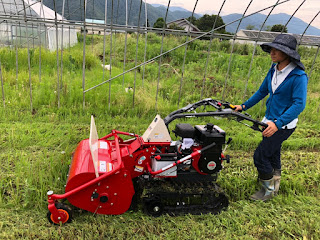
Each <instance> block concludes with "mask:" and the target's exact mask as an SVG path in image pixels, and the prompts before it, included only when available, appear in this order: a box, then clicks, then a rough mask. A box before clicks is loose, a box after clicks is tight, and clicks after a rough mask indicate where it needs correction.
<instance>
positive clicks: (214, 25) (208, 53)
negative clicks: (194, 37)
mask: <svg viewBox="0 0 320 240" xmlns="http://www.w3.org/2000/svg"><path fill="white" fill-rule="evenodd" d="M225 2H226V0H224V1H223V3H222V4H221V7H220V9H219V12H218V15H217V16H216V18H215V20H214V23H213V26H212V34H211V36H210V43H209V47H208V51H207V60H206V66H205V68H204V74H203V81H202V89H201V95H200V99H202V97H203V91H204V86H205V82H206V77H207V69H208V63H209V56H210V52H211V45H212V39H213V33H214V32H213V30H214V29H215V27H216V23H217V20H218V18H219V16H220V13H221V10H222V8H223V6H224V4H225Z"/></svg>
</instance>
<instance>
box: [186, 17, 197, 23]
mask: <svg viewBox="0 0 320 240" xmlns="http://www.w3.org/2000/svg"><path fill="white" fill-rule="evenodd" d="M187 20H188V21H189V22H191V23H192V24H193V25H196V22H197V19H196V18H195V17H194V16H190V17H188V18H187Z"/></svg>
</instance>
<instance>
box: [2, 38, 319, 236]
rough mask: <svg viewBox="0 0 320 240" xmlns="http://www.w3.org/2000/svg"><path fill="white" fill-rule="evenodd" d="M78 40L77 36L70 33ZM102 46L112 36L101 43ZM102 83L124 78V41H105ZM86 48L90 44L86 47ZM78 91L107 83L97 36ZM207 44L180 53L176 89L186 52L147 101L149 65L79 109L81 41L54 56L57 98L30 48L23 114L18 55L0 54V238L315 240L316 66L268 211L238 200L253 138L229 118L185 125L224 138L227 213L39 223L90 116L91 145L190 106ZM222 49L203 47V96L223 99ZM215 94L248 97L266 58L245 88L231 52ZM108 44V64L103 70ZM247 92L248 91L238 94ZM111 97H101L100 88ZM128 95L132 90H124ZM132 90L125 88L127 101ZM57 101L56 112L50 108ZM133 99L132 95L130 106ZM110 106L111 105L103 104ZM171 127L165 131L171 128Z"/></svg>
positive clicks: (150, 51)
mask: <svg viewBox="0 0 320 240" xmlns="http://www.w3.org/2000/svg"><path fill="white" fill-rule="evenodd" d="M80 37H81V36H80ZM106 40H107V44H106V46H109V45H110V42H109V41H110V39H106ZM115 41H116V43H117V44H114V45H113V50H112V61H113V62H112V71H111V75H112V76H116V75H118V74H120V73H122V70H123V55H124V44H123V43H124V41H125V39H124V36H123V35H117V36H116V37H115ZM184 41H185V38H182V37H180V38H179V37H171V36H167V37H166V38H165V44H164V51H166V50H169V49H171V48H173V47H175V46H178V45H179V44H181V43H183V42H184ZM92 42H93V45H92ZM86 43H87V45H86V69H85V76H86V85H85V87H86V89H88V88H89V87H92V86H94V85H96V84H98V83H100V82H102V81H104V80H107V79H108V78H109V75H110V73H109V72H108V71H106V72H105V76H104V78H103V72H102V68H101V61H100V59H99V55H100V54H102V53H103V37H100V36H95V37H94V39H91V36H89V38H87V41H86ZM135 43H136V35H134V34H132V35H128V53H127V63H126V66H127V67H126V69H129V68H130V67H134V62H135V50H136V47H135ZM207 47H208V41H204V40H202V41H200V40H197V41H194V42H192V43H191V44H190V45H189V46H188V52H187V56H186V62H185V65H184V69H185V72H184V77H183V81H182V83H183V84H182V86H180V82H181V73H182V64H183V59H184V51H185V47H181V48H179V49H177V50H175V51H173V52H170V53H169V54H167V55H165V56H164V57H163V58H162V64H163V66H162V68H161V74H160V81H159V86H158V89H159V91H158V96H157V103H156V94H157V81H158V62H157V61H155V62H152V63H150V64H148V65H146V67H145V79H144V81H143V82H142V74H143V67H139V69H137V73H136V81H135V77H134V76H135V73H134V71H132V72H130V73H128V74H126V75H125V77H124V79H123V77H122V76H121V77H118V78H116V79H115V80H114V81H112V82H111V85H109V83H107V84H105V85H103V86H101V87H99V88H97V89H94V90H92V91H89V92H88V93H87V94H86V96H85V100H86V104H85V107H84V108H83V98H82V96H83V95H82V59H83V58H82V53H83V42H81V38H80V43H79V44H78V45H76V46H74V47H73V48H71V49H66V50H64V52H63V77H62V79H59V88H60V90H58V89H57V67H56V64H57V59H56V53H55V52H49V51H45V50H43V49H42V50H41V63H42V65H41V81H40V78H39V71H40V69H39V49H33V50H31V51H30V52H29V56H30V60H31V83H32V109H31V107H30V100H31V99H30V84H29V72H28V52H27V50H26V49H21V50H19V51H18V56H19V58H18V64H19V65H18V66H19V71H18V77H16V58H15V56H16V52H15V50H14V49H9V48H2V49H0V59H1V70H2V71H1V72H2V77H3V81H4V93H5V94H4V98H5V106H4V105H3V104H2V102H1V104H0V115H1V118H0V219H1V220H0V239H111V238H112V239H127V238H128V239H319V238H320V230H319V229H320V203H319V198H320V190H319V182H320V176H319V172H320V163H319V161H318V159H319V157H318V155H319V149H320V124H319V102H320V101H319V100H320V94H319V92H320V83H319V81H318V79H319V78H320V60H319V57H318V59H317V61H316V63H315V64H314V68H313V70H312V76H311V78H310V79H309V86H308V100H307V107H306V109H305V111H304V112H303V113H302V114H301V115H300V117H299V123H298V129H297V130H296V131H295V132H294V134H293V135H292V137H290V139H289V140H288V141H286V142H285V143H284V146H283V155H282V163H283V175H282V176H283V177H282V182H281V189H280V194H279V196H277V197H276V198H274V199H272V200H271V201H269V202H267V203H262V202H252V201H250V200H248V196H250V195H251V194H252V193H253V192H255V191H256V189H257V188H258V183H257V181H256V177H257V175H256V172H255V167H254V165H253V161H252V154H253V151H254V149H255V147H256V146H257V144H258V143H259V141H260V139H261V134H260V133H258V132H255V131H253V130H251V129H249V128H247V127H245V126H243V125H241V124H239V123H237V122H235V121H229V120H227V119H213V118H203V119H192V120H188V121H185V122H190V123H193V124H205V123H207V122H212V123H214V124H217V125H219V126H220V127H221V128H222V129H224V130H225V131H226V133H227V137H232V138H233V142H232V144H230V146H229V148H228V150H227V154H229V155H231V157H232V158H231V163H230V164H225V165H224V167H225V168H224V169H223V170H222V171H221V173H220V175H219V178H218V183H219V185H220V186H221V187H222V188H223V189H224V190H225V192H226V194H227V195H228V196H229V199H230V206H229V208H228V210H227V211H224V212H222V213H221V214H219V215H211V214H207V215H201V216H193V215H186V216H178V217H171V216H167V215H164V216H161V217H159V218H153V217H150V216H148V215H146V214H145V213H143V211H137V212H127V213H125V214H123V215H120V216H104V215H93V214H92V213H88V212H84V211H83V212H82V211H79V210H78V211H75V213H74V220H73V222H72V223H71V224H67V225H64V226H61V227H60V226H53V225H51V224H49V222H48V220H47V218H46V213H47V196H46V193H47V191H48V190H53V191H54V192H55V193H63V191H64V185H65V184H66V178H67V176H66V175H67V173H68V169H69V164H70V162H71V155H72V152H73V151H74V149H75V147H76V145H77V143H78V142H79V141H80V140H82V139H84V138H88V136H89V130H90V129H89V124H90V115H91V114H94V115H95V117H96V124H97V128H98V133H99V136H103V135H106V134H108V133H110V131H111V130H112V129H117V130H121V131H128V132H135V133H136V134H143V132H144V131H145V129H146V128H147V126H148V125H149V123H150V122H151V121H152V119H153V117H154V115H155V114H156V113H159V114H161V116H162V117H165V116H166V115H167V114H169V113H170V112H171V111H173V110H176V109H177V108H178V102H179V89H180V87H181V89H182V91H181V99H180V104H179V108H181V107H183V106H184V105H186V104H188V103H192V102H195V101H198V100H200V98H201V92H202V85H203V75H204V69H205V68H204V66H205V63H206V57H207V55H206V53H207ZM160 48H161V36H157V35H153V34H150V35H148V46H147V59H151V58H153V57H155V56H157V55H158V54H159V53H160ZM138 50H139V51H138V63H141V62H142V61H143V52H144V38H143V37H141V38H140V42H139V49H138ZM230 50H231V44H230V43H229V42H227V41H222V42H219V41H216V40H215V41H213V44H212V49H211V54H210V58H209V65H208V66H209V67H208V69H207V76H206V79H205V88H204V89H203V95H202V98H207V97H211V98H214V99H221V98H222V92H223V88H224V85H225V78H226V75H227V69H228V62H229V58H230ZM234 51H235V52H234V54H233V55H232V64H231V69H230V72H229V75H228V80H227V84H226V88H225V100H227V101H229V102H231V103H234V104H238V103H241V102H242V101H243V100H244V99H245V98H246V97H247V96H249V95H250V94H252V93H253V92H254V91H255V90H256V89H257V88H258V87H259V84H260V83H261V82H262V80H263V77H264V75H265V74H266V72H267V71H268V68H269V67H270V64H271V62H270V60H269V57H268V55H267V54H265V53H263V52H262V51H261V50H260V49H259V48H257V52H256V53H255V57H254V61H253V65H252V71H251V74H250V78H249V79H248V72H249V65H250V61H251V56H252V51H253V46H249V45H235V48H234ZM299 52H300V54H301V56H302V61H303V63H304V64H305V66H306V71H307V73H309V72H310V69H311V66H312V63H313V60H314V56H315V54H316V49H313V48H307V47H300V48H299ZM109 54H110V51H109V47H106V64H109ZM246 85H247V91H245V89H246ZM110 86H111V89H110V90H111V97H110V99H109V87H110ZM134 86H135V88H134ZM127 87H132V88H134V91H129V92H126V91H125V88H127ZM58 92H59V93H60V107H59V108H58ZM133 94H135V98H134V105H133ZM109 103H110V107H109ZM248 112H249V114H251V115H252V116H253V118H257V119H261V118H262V117H263V113H264V104H258V105H257V106H255V107H254V108H252V109H250V110H249V111H248ZM173 124H174V123H173Z"/></svg>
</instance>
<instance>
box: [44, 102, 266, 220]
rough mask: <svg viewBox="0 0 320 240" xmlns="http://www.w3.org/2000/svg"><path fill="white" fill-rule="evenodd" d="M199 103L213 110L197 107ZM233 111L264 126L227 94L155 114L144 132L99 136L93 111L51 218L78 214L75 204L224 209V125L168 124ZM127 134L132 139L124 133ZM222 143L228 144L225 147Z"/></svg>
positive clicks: (100, 208) (100, 210)
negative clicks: (238, 108)
mask: <svg viewBox="0 0 320 240" xmlns="http://www.w3.org/2000/svg"><path fill="white" fill-rule="evenodd" d="M199 107H208V108H209V107H210V108H212V109H213V110H214V111H203V112H198V113H197V112H195V110H196V109H197V108H199ZM189 117H228V118H231V119H234V120H236V121H238V122H241V123H244V124H245V125H247V126H249V127H250V128H252V129H254V130H257V131H263V128H264V127H267V125H266V124H265V123H262V122H260V121H257V120H254V119H252V118H251V117H250V115H248V114H243V113H240V112H236V111H234V106H233V105H232V104H230V103H228V102H222V101H217V100H214V99H211V98H208V99H203V100H201V101H199V102H196V103H193V104H189V105H187V106H186V107H183V108H181V109H178V110H176V111H174V112H172V113H170V114H169V115H168V116H167V117H165V118H164V119H161V117H160V116H159V115H157V116H156V117H155V118H154V119H153V121H152V122H151V124H150V125H149V127H148V128H147V130H146V131H145V133H144V134H143V135H142V136H139V135H136V134H133V133H127V132H121V131H117V130H112V131H111V133H110V134H108V135H106V136H104V137H102V138H99V137H98V134H97V130H96V127H95V123H94V119H93V117H91V127H90V137H89V139H85V140H82V141H81V142H80V143H79V144H78V146H77V148H76V150H75V152H74V155H73V159H72V163H71V165H70V169H69V174H68V179H67V184H66V187H65V193H64V194H61V195H58V194H54V193H53V191H48V193H47V195H48V209H49V212H48V214H47V217H48V220H49V221H50V222H51V223H54V224H63V223H66V222H70V221H71V219H72V210H71V207H70V206H68V205H66V204H64V203H62V202H60V201H59V200H63V199H67V200H68V201H69V202H70V203H71V204H72V205H73V206H75V207H77V208H80V209H84V210H87V211H89V212H92V213H96V214H107V215H117V214H122V213H124V212H126V211H127V210H128V209H129V208H134V207H136V206H138V203H139V205H142V206H143V208H144V209H145V211H146V212H147V213H148V214H150V215H152V216H160V215H161V214H163V213H168V214H174V215H176V214H181V213H182V214H183V213H192V214H199V213H208V212H212V213H219V212H220V211H221V210H222V209H224V208H226V207H227V206H228V204H229V203H228V198H227V196H226V195H225V194H224V193H223V191H222V190H221V189H220V187H219V186H218V185H217V184H216V180H217V176H218V173H219V172H220V170H221V169H222V162H223V161H225V160H226V161H227V162H229V160H230V158H229V156H228V155H226V156H225V155H224V150H225V149H226V146H227V145H228V144H229V143H230V142H231V139H230V138H229V140H227V141H226V134H225V131H224V130H222V129H221V128H220V127H218V126H216V125H214V124H211V123H207V124H206V125H195V126H192V125H190V124H186V123H178V124H176V126H175V130H173V133H174V134H175V135H176V138H177V140H175V141H173V140H172V139H171V137H170V134H169V124H170V123H171V122H172V121H173V120H175V119H179V118H189ZM121 136H126V138H129V139H128V140H123V138H121ZM223 145H225V147H224V150H223Z"/></svg>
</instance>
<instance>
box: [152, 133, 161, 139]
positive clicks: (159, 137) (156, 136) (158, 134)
mask: <svg viewBox="0 0 320 240" xmlns="http://www.w3.org/2000/svg"><path fill="white" fill-rule="evenodd" d="M154 138H156V139H162V138H163V134H161V133H155V134H154Z"/></svg>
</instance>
